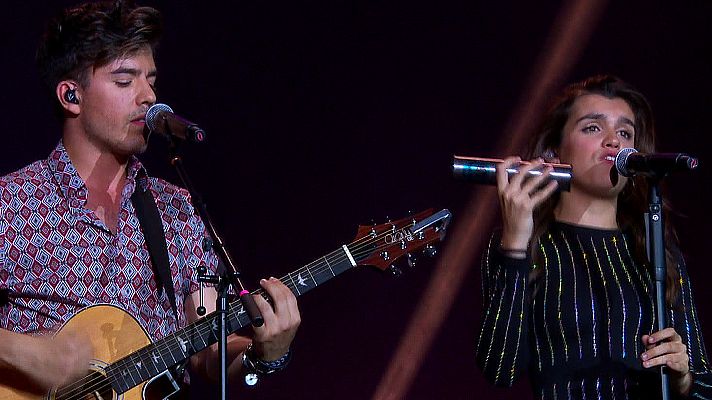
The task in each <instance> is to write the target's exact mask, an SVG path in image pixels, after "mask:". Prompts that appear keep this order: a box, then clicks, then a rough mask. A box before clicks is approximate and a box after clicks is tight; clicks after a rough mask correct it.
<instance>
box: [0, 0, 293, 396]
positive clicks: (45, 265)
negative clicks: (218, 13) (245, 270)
mask: <svg viewBox="0 0 712 400" xmlns="http://www.w3.org/2000/svg"><path fill="white" fill-rule="evenodd" d="M160 30H161V27H160V15H159V13H158V11H156V10H155V9H153V8H149V7H139V8H133V7H132V6H129V5H126V4H124V3H123V2H121V1H118V2H116V3H115V4H108V3H90V4H83V5H80V6H78V7H76V8H73V9H69V10H67V11H65V12H64V13H63V14H62V15H61V16H60V17H58V18H57V19H56V20H55V21H53V22H52V23H51V24H50V26H49V28H48V30H47V32H46V34H45V36H44V38H43V41H42V43H41V45H40V48H39V51H38V54H37V61H38V66H39V69H40V73H41V76H42V79H43V81H44V83H45V84H46V86H47V87H48V89H49V90H50V91H51V93H52V94H53V97H55V98H56V100H57V111H58V112H59V113H60V114H61V116H62V118H63V132H62V140H61V141H60V143H59V144H58V145H57V147H56V148H55V150H54V151H53V152H52V153H51V154H50V156H49V157H48V158H47V159H45V160H40V161H37V162H35V163H33V164H31V165H29V166H27V167H25V168H23V169H21V170H19V171H17V172H14V173H12V174H9V175H7V176H4V177H2V178H0V289H4V290H9V293H12V295H11V296H10V297H11V298H12V301H11V304H8V305H6V306H4V307H2V309H0V327H1V328H3V329H0V376H4V377H5V378H0V385H5V386H12V387H17V388H19V389H21V390H24V391H32V392H41V391H43V390H46V389H48V388H51V387H55V386H59V385H62V384H67V383H69V382H72V381H73V380H74V379H76V378H77V377H80V376H84V375H85V374H86V371H87V365H88V362H89V359H90V358H91V357H92V344H91V343H89V339H88V338H87V334H86V333H84V332H78V331H71V330H69V331H64V332H62V333H63V334H62V335H57V336H56V337H52V335H51V333H52V332H55V331H56V330H57V329H58V328H59V327H60V326H62V324H63V323H65V322H66V321H68V320H70V319H71V317H72V316H73V315H75V313H76V312H77V311H79V310H80V309H81V308H82V306H85V305H92V304H110V305H114V306H117V307H119V308H121V309H123V310H125V311H126V312H128V313H129V314H130V315H132V316H133V317H134V318H135V319H136V320H138V321H139V323H140V324H141V326H142V327H143V329H145V331H146V332H147V334H148V336H149V337H150V339H151V340H158V339H161V338H163V337H165V336H166V335H168V334H170V333H172V332H175V331H176V329H178V328H179V327H183V326H185V325H186V324H188V323H191V322H193V321H196V320H198V318H199V316H198V314H197V312H196V307H197V306H198V303H199V302H198V299H199V296H198V292H197V289H198V284H197V269H198V267H199V266H200V265H205V266H207V267H208V270H209V271H215V270H216V267H217V258H216V256H215V254H214V253H213V252H212V251H211V250H210V249H209V246H207V247H206V246H205V245H204V243H205V238H206V236H205V235H206V233H205V228H204V226H203V223H202V221H201V220H200V218H199V217H198V216H197V215H196V213H195V211H194V209H193V207H192V205H191V203H190V199H189V196H188V193H187V191H185V190H184V189H181V188H178V187H176V186H174V185H172V184H169V183H167V182H165V181H163V180H160V179H156V178H149V177H147V175H146V171H145V169H144V168H143V166H142V165H141V163H140V162H139V161H138V159H137V158H136V157H135V156H136V155H137V154H140V153H142V152H143V151H144V150H145V149H146V146H147V137H146V134H145V129H144V125H145V121H144V118H145V114H146V110H147V109H148V108H149V107H150V106H151V105H152V104H154V103H155V101H156V94H155V90H154V85H155V82H156V75H157V74H156V66H155V63H154V57H153V56H154V48H155V46H156V43H157V41H158V38H159V36H160ZM137 190H149V191H150V193H151V194H152V195H153V197H154V198H155V202H156V206H157V208H158V211H159V214H160V217H161V220H162V223H163V231H164V232H165V240H166V245H167V247H168V257H169V264H170V271H171V272H170V274H171V279H172V284H173V289H174V291H173V292H174V293H175V305H176V310H177V313H176V312H174V310H173V307H172V304H171V303H172V302H171V301H169V296H168V295H169V293H168V292H167V291H166V290H160V289H159V287H160V286H159V285H158V283H157V280H156V278H155V275H154V270H155V268H156V266H153V265H152V263H151V262H150V255H149V251H148V248H147V247H146V240H145V238H144V235H143V231H142V230H141V227H140V224H139V219H138V217H137V214H136V210H135V209H134V206H133V204H132V200H131V197H132V195H133V194H134V192H135V191H137ZM260 284H261V286H262V287H263V288H264V289H265V291H266V293H267V294H268V295H269V296H270V297H271V299H272V302H273V305H272V306H271V305H270V304H269V303H268V302H267V301H265V300H264V299H263V298H262V297H261V296H255V301H256V303H257V306H258V307H259V309H260V311H261V313H262V315H263V316H264V319H265V323H264V325H263V326H262V327H259V328H254V337H253V338H252V340H250V339H248V338H243V337H236V336H234V335H233V336H232V337H231V338H230V339H231V340H230V343H229V346H228V347H229V352H228V357H229V358H228V362H229V373H230V377H232V378H237V376H238V375H240V374H241V373H242V372H244V371H242V370H243V364H244V365H246V366H247V367H252V368H254V367H255V366H257V367H258V368H257V369H259V371H260V372H269V371H270V370H271V369H281V368H283V367H284V366H285V364H286V362H287V361H288V359H289V357H288V351H289V345H290V343H291V341H292V339H293V338H294V335H295V333H296V330H297V327H298V325H299V322H300V316H299V311H298V308H297V304H296V299H295V297H294V295H293V294H292V292H291V291H290V290H289V289H288V288H287V287H286V286H284V285H283V284H282V283H281V282H279V281H278V280H277V279H274V278H271V279H268V280H262V281H261V282H260ZM204 295H205V298H204V304H205V307H206V308H207V309H208V310H207V311H208V312H211V311H212V310H214V307H215V299H216V297H217V294H216V291H215V289H214V288H212V287H206V289H205V293H204ZM43 334H44V335H43ZM250 343H251V346H250V350H249V351H248V354H247V355H246V358H244V357H243V355H244V352H245V351H246V349H247V347H248V344H250ZM217 361H218V360H217V349H216V347H215V345H213V346H212V347H210V348H209V349H207V350H205V351H203V352H201V353H198V354H197V355H196V356H194V357H192V358H191V368H192V371H196V372H198V373H200V374H203V375H206V376H208V377H212V378H214V379H217V378H218V373H219V369H218V362H217ZM8 377H12V378H8Z"/></svg>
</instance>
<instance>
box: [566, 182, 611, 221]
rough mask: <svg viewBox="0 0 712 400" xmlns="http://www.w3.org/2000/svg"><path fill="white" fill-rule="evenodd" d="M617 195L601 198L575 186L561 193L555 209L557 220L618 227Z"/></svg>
mask: <svg viewBox="0 0 712 400" xmlns="http://www.w3.org/2000/svg"><path fill="white" fill-rule="evenodd" d="M617 204H618V203H617V197H610V198H600V197H594V196H591V195H588V194H586V193H582V192H580V191H578V190H576V189H574V188H572V191H571V192H568V193H566V192H564V193H562V194H561V199H560V200H559V203H558V204H557V205H556V208H555V209H554V216H555V218H556V220H557V221H561V222H567V223H570V224H574V225H583V226H590V227H594V228H601V229H616V228H618V222H617V218H616V211H617V208H618V207H617Z"/></svg>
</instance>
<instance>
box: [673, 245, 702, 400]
mask: <svg viewBox="0 0 712 400" xmlns="http://www.w3.org/2000/svg"><path fill="white" fill-rule="evenodd" d="M678 272H679V274H680V294H679V296H678V299H677V301H676V304H675V306H674V307H672V309H671V310H670V316H669V318H670V321H668V322H669V323H670V325H671V326H673V327H674V328H675V331H676V332H677V333H678V334H679V335H680V336H681V337H682V341H683V342H684V343H685V345H686V346H687V354H688V356H689V358H690V372H691V373H692V387H691V388H690V394H689V398H693V399H711V400H712V371H710V364H709V359H708V358H707V351H706V350H705V344H704V339H703V336H702V329H701V327H700V320H699V315H698V314H697V308H696V306H695V301H694V299H693V292H692V285H691V282H690V277H689V276H688V274H687V267H686V266H685V262H684V260H683V259H682V258H681V261H680V262H679V263H678Z"/></svg>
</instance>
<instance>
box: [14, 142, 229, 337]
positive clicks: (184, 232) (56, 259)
mask: <svg viewBox="0 0 712 400" xmlns="http://www.w3.org/2000/svg"><path fill="white" fill-rule="evenodd" d="M127 178H128V179H127V180H126V185H125V187H124V188H123V191H122V199H121V208H120V211H119V220H118V225H117V229H116V232H111V231H110V230H109V229H108V228H107V226H106V225H105V224H104V223H103V222H102V221H101V220H100V219H99V218H97V216H96V215H95V214H94V212H93V211H92V210H89V209H87V208H86V202H87V187H86V185H85V183H84V181H83V180H82V178H81V177H80V176H79V174H78V173H77V170H76V169H75V168H74V166H73V165H72V161H71V160H70V158H69V154H68V153H67V151H66V149H65V148H64V145H63V144H62V142H61V141H60V143H59V144H58V145H57V147H56V148H55V149H54V151H52V153H51V154H50V155H49V157H48V158H47V159H45V160H39V161H36V162H34V163H32V164H30V165H28V166H26V167H24V168H22V169H20V170H19V171H16V172H13V173H11V174H8V175H6V176H3V177H1V178H0V290H8V291H9V292H10V293H12V294H13V296H12V297H13V298H12V302H11V304H7V305H5V306H3V307H0V328H3V329H7V330H11V331H15V332H21V333H30V334H43V333H48V332H52V331H56V330H57V329H58V328H60V327H61V326H62V324H63V323H64V322H66V321H67V320H68V319H69V318H71V317H72V316H73V315H74V314H75V313H76V312H77V311H79V310H80V309H81V308H82V307H84V306H89V305H94V304H111V305H114V306H117V307H120V308H121V309H123V310H125V311H126V312H128V313H129V314H131V315H132V316H133V317H134V318H136V319H137V320H138V321H139V322H140V324H141V325H142V326H143V328H144V329H146V331H147V333H148V335H149V337H150V338H151V340H153V341H155V340H158V339H161V338H163V337H165V336H166V335H168V334H170V333H172V332H174V331H175V330H176V329H177V328H179V327H183V326H185V325H186V319H185V313H184V312H183V310H184V309H183V305H184V300H185V298H186V296H188V295H189V294H190V293H192V292H194V291H196V290H198V283H197V270H198V267H199V266H200V265H205V266H206V267H207V268H208V271H209V272H210V271H213V272H214V271H215V270H216V266H217V258H216V256H215V254H214V253H213V252H212V250H208V251H206V250H204V248H209V246H206V245H205V244H206V243H209V241H207V240H206V236H205V227H204V225H203V222H202V221H201V219H200V217H199V216H198V215H196V213H195V211H194V209H193V206H192V204H191V201H190V196H189V194H188V192H187V191H186V190H185V189H182V188H179V187H177V186H175V185H172V184H170V183H168V182H166V181H164V180H161V179H157V178H151V177H147V175H146V171H145V169H144V167H143V166H142V164H141V163H140V162H139V160H138V159H137V158H135V157H131V159H130V161H129V163H128V169H127ZM137 182H138V183H137ZM137 184H139V185H142V186H146V188H147V189H149V190H151V192H152V194H153V197H154V199H155V201H156V205H157V206H158V212H159V215H160V217H161V221H162V223H163V231H164V234H165V237H166V245H167V249H168V259H169V265H170V269H171V277H172V281H173V287H174V291H175V295H176V306H177V308H178V311H179V312H178V320H176V316H175V314H174V313H173V310H172V308H171V305H170V302H169V300H168V297H167V295H166V292H165V290H160V291H159V290H158V288H157V284H156V279H155V276H154V272H153V271H154V270H153V266H152V265H151V261H150V255H149V252H148V248H147V247H146V242H145V239H144V236H143V232H142V231H141V228H140V225H139V220H138V218H137V216H136V212H135V210H134V207H133V204H132V202H131V195H132V194H133V192H134V190H135V189H136V186H137ZM139 190H140V189H139ZM159 292H160V293H159ZM68 303H69V304H68Z"/></svg>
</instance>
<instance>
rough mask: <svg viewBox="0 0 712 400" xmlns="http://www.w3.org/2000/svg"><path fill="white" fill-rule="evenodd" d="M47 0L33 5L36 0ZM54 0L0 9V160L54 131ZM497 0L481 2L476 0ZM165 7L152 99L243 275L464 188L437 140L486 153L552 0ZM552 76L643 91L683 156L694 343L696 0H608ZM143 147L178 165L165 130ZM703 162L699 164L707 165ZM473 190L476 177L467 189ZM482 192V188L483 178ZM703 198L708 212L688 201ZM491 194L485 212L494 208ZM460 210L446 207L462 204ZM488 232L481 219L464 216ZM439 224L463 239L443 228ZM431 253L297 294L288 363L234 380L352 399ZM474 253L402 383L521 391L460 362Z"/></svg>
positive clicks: (706, 297)
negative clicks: (419, 361)
mask: <svg viewBox="0 0 712 400" xmlns="http://www.w3.org/2000/svg"><path fill="white" fill-rule="evenodd" d="M50 3H51V4H50ZM74 3H75V2H67V1H53V2H40V1H20V0H11V1H9V2H8V1H6V2H4V5H3V6H2V12H3V23H2V24H0V33H1V35H0V43H1V47H0V48H1V49H2V69H1V70H0V71H1V76H2V81H3V83H2V89H1V90H0V109H2V110H3V114H4V121H3V124H2V125H3V130H4V134H3V137H2V142H1V143H2V145H1V146H2V153H1V154H2V157H1V158H0V172H1V173H3V174H4V173H8V172H11V171H13V170H16V169H18V168H20V167H22V166H24V165H26V164H28V163H30V162H32V161H34V160H36V159H39V158H44V157H46V156H47V154H49V152H50V151H51V150H52V148H53V147H54V145H55V144H56V142H57V140H58V139H59V137H60V126H59V124H58V122H57V121H56V120H55V119H54V116H53V114H52V112H51V107H50V104H51V103H50V101H49V100H48V99H47V98H45V97H44V95H43V93H42V92H41V89H40V85H39V81H38V78H37V75H36V72H35V68H34V61H33V55H34V50H35V47H36V44H37V41H38V38H39V36H40V34H41V32H42V30H43V27H44V24H45V22H46V21H47V20H48V18H49V17H50V16H51V15H54V14H55V13H56V12H57V11H58V10H59V9H61V8H62V7H63V6H64V5H67V4H74ZM495 3H496V4H495ZM141 4H145V5H153V6H156V7H157V8H159V9H160V10H162V11H163V13H164V21H165V25H166V32H165V35H164V39H163V42H162V45H161V47H160V48H159V53H158V57H157V65H158V68H159V75H158V76H159V79H158V87H159V101H161V102H165V103H167V104H169V105H171V106H172V107H173V109H174V110H176V112H177V113H179V114H181V115H183V116H185V117H187V118H190V119H192V120H194V121H196V122H199V123H200V125H201V126H202V127H203V128H204V129H205V130H206V131H207V132H208V134H209V140H208V141H207V142H206V143H205V144H204V145H201V146H195V147H194V148H192V149H190V150H189V151H188V154H187V156H186V164H187V167H188V168H189V169H190V170H191V172H192V176H193V179H194V180H195V181H196V183H197V186H198V188H199V189H200V191H201V192H202V193H203V195H204V197H205V200H206V202H207V203H208V204H209V206H210V210H211V213H212V215H213V216H214V217H215V218H216V220H218V223H219V226H220V228H221V230H222V232H223V233H224V236H225V237H226V239H227V242H228V244H229V246H230V248H231V249H232V253H233V255H234V256H235V258H236V259H237V261H238V263H239V265H241V266H242V268H243V270H244V273H245V276H246V278H247V281H248V282H250V284H251V285H252V286H253V287H255V286H256V280H257V278H259V277H263V276H269V275H275V276H281V275H282V274H285V273H287V272H289V271H291V270H294V269H296V268H298V267H300V266H302V265H304V264H306V263H308V262H309V261H311V260H313V259H316V258H317V257H320V256H321V255H324V254H326V253H328V252H330V251H332V250H334V249H336V248H337V247H339V246H340V245H341V244H343V243H347V242H350V241H351V239H352V238H353V235H354V234H355V230H356V225H357V224H363V223H370V222H371V220H372V219H373V220H374V221H376V222H383V221H384V220H385V219H386V217H387V216H390V217H392V218H400V217H402V216H405V215H406V213H407V212H408V211H409V210H410V211H418V210H420V209H423V208H428V207H435V208H445V207H447V208H449V209H450V210H452V211H453V214H454V217H455V223H456V224H457V223H458V220H457V217H458V215H461V214H462V212H461V210H462V209H463V207H464V205H465V203H466V200H467V199H468V198H469V196H470V194H471V191H472V188H471V186H469V185H468V184H466V183H463V182H457V181H454V180H453V179H452V178H451V175H450V162H451V157H452V155H453V154H468V155H478V156H501V155H502V154H495V153H496V151H497V150H496V149H495V144H496V143H497V142H499V141H500V138H501V137H503V136H504V137H506V135H507V132H503V130H504V127H505V126H506V125H507V122H508V118H510V117H511V113H512V110H513V108H514V107H515V105H516V104H517V102H518V99H519V96H520V95H521V93H522V91H523V89H524V87H525V85H526V83H527V82H528V81H529V79H530V75H531V74H532V67H533V63H534V61H535V60H536V59H538V58H539V57H540V52H541V48H542V45H543V43H544V42H545V40H546V38H547V35H548V33H549V30H550V27H551V24H552V22H553V20H554V18H555V16H556V15H557V13H558V11H559V8H560V7H561V6H562V3H559V2H531V4H524V2H521V3H520V2H482V1H478V2H473V1H454V0H441V1H438V2H424V1H414V2H413V1H411V2H378V1H366V0H363V1H352V2H347V1H339V0H326V1H323V0H318V1H317V0H315V1H296V2H286V1H285V2H266V1H238V2H214V1H203V2H197V1H195V2H175V1H146V2H143V3H141ZM601 7H605V10H603V11H602V14H601V15H602V16H601V18H600V19H597V18H595V17H591V19H590V20H589V19H584V20H583V21H582V22H581V23H584V24H594V25H595V26H594V27H593V34H592V37H591V39H590V41H589V42H588V43H587V44H586V46H585V48H584V50H583V53H582V56H581V58H580V59H578V60H574V63H573V68H572V70H571V71H569V72H568V73H566V75H565V76H559V77H558V78H557V80H558V81H560V82H562V83H563V82H570V81H573V80H578V79H581V78H583V77H586V76H588V75H591V74H594V73H601V72H607V73H613V74H616V75H619V76H621V77H623V78H624V79H626V80H628V81H630V82H631V83H633V84H634V85H636V86H637V87H638V88H640V89H641V91H643V92H644V93H646V94H647V96H648V97H649V99H650V101H651V103H652V105H653V107H654V109H655V111H656V118H657V122H658V132H659V138H660V140H659V149H660V150H661V151H684V152H689V153H692V154H694V155H696V156H698V157H699V158H700V160H701V162H702V167H701V168H700V169H699V170H698V171H697V172H695V173H694V174H690V175H689V176H676V177H675V178H674V179H670V180H669V183H670V185H669V189H670V191H669V193H670V194H671V196H670V198H671V200H672V204H673V206H674V207H675V209H676V210H678V211H679V212H681V213H682V214H684V217H681V218H677V219H676V223H677V228H678V231H679V234H680V236H681V238H682V243H683V250H684V251H685V252H686V254H687V256H688V263H689V269H690V275H691V276H692V280H693V283H694V285H695V289H696V293H697V304H698V309H699V315H700V318H701V319H702V321H703V329H704V330H705V331H706V333H707V334H708V336H707V343H708V344H710V343H712V339H711V337H712V336H710V335H712V333H710V332H712V324H711V323H708V322H705V321H706V320H709V318H710V316H711V315H712V304H710V298H711V296H710V294H709V289H708V287H707V284H708V281H709V279H710V278H711V277H712V273H710V272H709V270H708V268H709V266H708V263H707V261H706V260H707V259H708V256H707V255H706V254H705V253H704V251H705V246H709V245H710V239H709V238H708V236H707V232H708V226H709V225H710V223H711V222H712V217H710V213H709V211H708V209H707V208H706V207H709V205H708V204H709V203H708V200H707V199H708V197H709V195H710V189H709V185H708V183H709V182H710V177H711V175H710V174H711V172H710V171H711V170H712V168H710V167H708V164H709V163H710V162H712V150H710V149H709V148H708V147H707V143H708V142H709V140H708V135H709V134H710V133H712V132H711V130H710V128H709V127H710V124H711V122H710V115H711V114H710V106H711V105H712V78H710V77H709V75H708V74H709V73H710V71H711V70H712V68H711V67H712V65H710V62H709V61H708V60H709V59H710V54H711V50H712V45H711V43H712V41H711V40H710V39H711V38H712V3H710V2H706V1H689V2H647V1H632V2H611V3H610V4H607V5H601ZM154 140H155V141H154V142H153V143H152V144H151V146H150V148H149V151H148V152H147V154H145V155H144V156H143V157H142V159H143V160H144V161H145V163H146V165H147V167H148V168H149V171H151V173H152V174H154V175H157V176H161V177H164V178H167V179H169V180H171V181H173V182H177V179H176V177H175V175H174V174H173V172H172V171H171V169H170V168H169V167H168V165H167V162H166V156H165V155H166V148H165V145H164V144H163V143H161V142H159V141H158V140H156V139H154ZM709 165H712V164H709ZM478 190H489V191H491V190H492V189H490V188H480V189H478ZM492 195H493V194H492ZM706 210H707V211H706ZM492 212H493V213H498V211H497V210H496V209H493V210H492ZM462 222H463V221H459V223H462ZM481 229H482V230H483V231H489V230H490V229H491V227H490V226H482V227H481ZM448 240H450V241H457V240H460V241H463V243H466V241H467V238H457V237H452V236H451V237H449V239H448ZM435 265H436V263H435V262H432V261H431V262H424V263H421V265H420V266H419V267H417V268H416V269H414V270H413V271H410V272H409V273H408V274H406V275H403V276H402V277H400V278H399V279H390V278H388V277H386V276H385V275H383V274H378V273H371V271H370V270H368V269H361V270H358V271H349V272H348V273H347V274H345V275H344V276H341V277H339V278H337V279H335V280H333V281H332V282H330V283H328V284H326V285H324V286H323V287H321V288H318V289H317V290H315V291H314V292H312V293H309V294H307V295H306V296H304V297H303V298H301V299H300V309H301V312H302V318H303V323H302V326H301V328H300V330H299V333H298V335H297V338H296V340H295V343H294V354H295V357H294V360H293V364H292V365H291V366H290V368H289V370H288V372H285V373H284V374H281V376H280V375H277V376H273V377H270V378H269V382H266V383H265V384H264V386H263V387H262V388H260V389H258V390H256V391H252V392H251V393H250V392H248V393H241V394H240V396H239V397H240V398H280V399H282V398H284V399H287V398H310V399H333V398H339V399H366V398H369V397H370V396H371V395H372V394H373V392H374V390H375V388H376V386H377V385H378V383H379V381H380V378H381V376H382V375H383V374H384V372H385V371H386V369H387V366H388V363H389V361H390V359H391V356H392V355H393V352H394V350H395V348H396V347H397V345H398V343H399V340H400V337H401V335H402V334H403V333H404V331H405V329H406V326H407V323H408V321H409V320H410V318H411V317H412V313H413V311H414V309H415V306H416V305H417V303H418V301H419V300H420V296H421V295H422V291H423V290H424V289H425V287H426V285H427V283H428V282H429V280H430V279H431V278H432V277H433V276H435V274H437V273H438V271H437V270H436V269H435ZM478 265H479V262H478V261H473V262H472V267H471V268H470V271H469V273H468V274H467V275H466V279H467V281H466V282H465V283H464V285H463V286H462V287H463V290H462V291H454V292H453V293H450V294H449V295H450V296H453V297H454V298H455V301H454V305H453V308H452V309H451V310H449V314H448V315H447V317H446V319H445V325H444V326H443V327H442V329H440V330H439V331H438V332H436V336H435V340H434V344H433V346H432V348H430V349H429V350H428V351H427V356H426V357H425V360H424V363H423V365H422V367H421V368H420V369H419V373H418V374H417V376H416V378H415V381H414V384H413V385H412V386H411V388H410V390H409V391H408V394H407V397H408V398H413V399H426V398H474V397H479V398H507V399H514V398H528V396H530V395H529V394H528V387H527V383H526V382H520V383H519V384H518V385H517V388H516V389H514V390H509V391H502V390H499V389H494V388H492V387H490V386H489V385H488V384H486V383H485V382H484V381H483V379H482V377H481V375H480V373H479V371H478V370H477V368H476V367H475V365H474V347H475V342H476V335H477V326H478V320H479V310H480V282H479V275H478V271H479V268H478Z"/></svg>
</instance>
